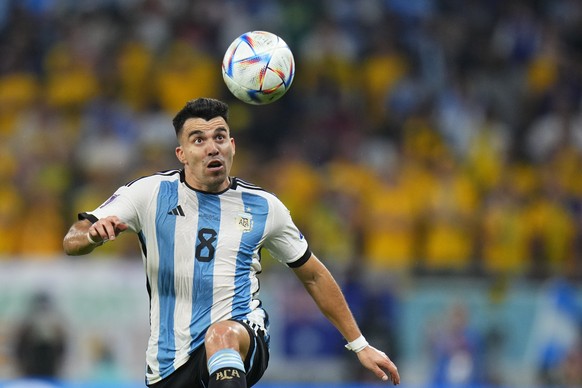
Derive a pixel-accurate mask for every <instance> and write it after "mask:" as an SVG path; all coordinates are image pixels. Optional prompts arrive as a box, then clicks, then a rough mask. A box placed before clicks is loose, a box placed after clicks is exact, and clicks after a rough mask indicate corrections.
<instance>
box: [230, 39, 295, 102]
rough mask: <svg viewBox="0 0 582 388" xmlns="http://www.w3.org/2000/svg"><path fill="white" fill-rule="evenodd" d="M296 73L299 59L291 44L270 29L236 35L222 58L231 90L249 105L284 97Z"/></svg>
mask: <svg viewBox="0 0 582 388" xmlns="http://www.w3.org/2000/svg"><path fill="white" fill-rule="evenodd" d="M294 76H295V61H294V59H293V53H292V52H291V50H290V49H289V46H287V43H285V42H284V41H283V39H281V38H280V37H278V36H277V35H275V34H272V33H270V32H266V31H251V32H247V33H244V34H242V35H241V36H239V37H238V38H236V39H235V40H234V41H233V42H232V43H231V45H230V46H229V47H228V49H227V50H226V53H225V54H224V59H223V61H222V77H223V78H224V82H225V83H226V86H227V87H228V90H230V91H231V93H232V94H234V96H235V97H237V98H238V99H239V100H241V101H244V102H246V103H248V104H253V105H263V104H269V103H271V102H273V101H276V100H278V99H279V98H281V97H282V96H283V95H284V94H285V93H286V92H287V90H288V89H289V87H290V86H291V82H293V77H294Z"/></svg>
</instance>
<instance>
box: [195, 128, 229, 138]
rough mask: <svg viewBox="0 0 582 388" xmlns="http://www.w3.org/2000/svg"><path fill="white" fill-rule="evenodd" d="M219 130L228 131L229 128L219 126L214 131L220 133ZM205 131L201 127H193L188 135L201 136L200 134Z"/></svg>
mask: <svg viewBox="0 0 582 388" xmlns="http://www.w3.org/2000/svg"><path fill="white" fill-rule="evenodd" d="M219 132H226V133H228V129H227V128H226V127H218V128H215V129H214V131H213V133H219ZM203 134H204V131H202V130H201V129H193V130H191V131H190V132H188V137H191V136H199V135H203Z"/></svg>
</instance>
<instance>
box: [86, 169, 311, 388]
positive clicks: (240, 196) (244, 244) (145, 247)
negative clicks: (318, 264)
mask: <svg viewBox="0 0 582 388" xmlns="http://www.w3.org/2000/svg"><path fill="white" fill-rule="evenodd" d="M110 215H115V216H117V217H119V218H120V219H121V220H122V221H124V222H125V223H127V224H128V226H129V230H131V231H133V232H135V233H137V234H138V236H139V240H140V242H141V245H142V256H143V260H144V266H145V271H146V276H147V285H148V292H149V296H150V339H149V343H148V348H147V354H146V361H147V372H146V380H147V382H148V384H151V383H155V382H157V381H159V380H161V379H163V378H164V377H166V376H168V375H169V374H171V373H172V372H173V371H174V370H175V369H177V368H178V367H179V366H181V365H183V364H184V363H185V362H186V361H187V360H188V357H189V354H190V353H192V352H193V351H194V350H195V349H196V348H197V347H198V346H200V345H201V344H202V343H203V341H204V335H205V333H206V329H207V328H208V326H209V325H210V324H211V323H214V322H217V321H222V320H226V319H237V320H247V321H250V322H251V323H254V324H256V325H258V326H259V327H261V328H264V329H265V330H266V329H268V327H267V326H268V319H267V314H266V312H265V311H264V310H263V309H262V307H261V302H260V300H259V299H257V296H258V292H259V282H258V280H257V277H256V275H257V273H259V272H260V271H261V264H260V256H259V253H260V252H259V251H260V249H261V247H265V248H266V249H267V250H269V252H270V253H271V254H272V255H273V257H275V258H277V260H279V261H280V262H282V263H284V264H287V265H289V266H291V267H296V266H300V265H301V264H303V263H304V262H305V261H306V260H307V259H308V258H309V256H310V251H309V249H308V245H307V242H306V240H305V238H304V237H303V236H302V235H301V233H300V232H299V230H298V229H297V227H296V226H295V224H294V223H293V221H292V219H291V216H290V214H289V211H288V210H287V208H286V207H285V206H284V205H283V204H282V203H281V201H280V200H279V199H277V198H276V197H275V196H274V195H273V194H270V193H268V192H266V191H264V190H262V189H260V188H258V187H256V186H254V185H251V184H248V183H246V182H244V181H242V180H240V179H237V178H231V185H230V187H229V188H228V189H227V190H226V191H224V192H221V193H205V192H200V191H196V190H194V189H192V188H190V187H189V186H188V185H187V184H186V183H185V180H184V173H183V171H182V170H171V171H166V172H161V173H158V174H155V175H151V176H147V177H143V178H140V179H138V180H135V181H133V182H130V183H128V184H127V185H125V186H123V187H121V188H119V189H118V190H117V191H116V192H115V193H114V194H113V196H111V198H109V199H108V200H107V201H106V202H105V203H103V204H102V205H101V206H100V207H99V208H97V209H96V210H94V211H92V212H89V213H82V214H80V215H79V217H80V218H81V219H82V218H87V219H89V220H91V221H93V222H94V221H96V220H97V219H99V218H103V217H106V216H110Z"/></svg>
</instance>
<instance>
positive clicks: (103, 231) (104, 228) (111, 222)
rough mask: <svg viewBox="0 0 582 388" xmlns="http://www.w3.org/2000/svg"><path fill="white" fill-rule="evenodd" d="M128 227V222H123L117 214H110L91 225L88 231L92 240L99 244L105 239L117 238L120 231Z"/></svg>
mask: <svg viewBox="0 0 582 388" xmlns="http://www.w3.org/2000/svg"><path fill="white" fill-rule="evenodd" d="M126 229H127V224H125V223H123V222H122V221H121V220H120V219H119V218H118V217H116V216H109V217H105V218H101V219H99V220H98V221H97V222H95V223H94V224H93V225H91V226H90V227H89V230H88V231H87V233H88V234H89V236H90V237H91V240H92V241H94V242H95V243H97V244H100V243H102V242H105V241H109V240H115V237H117V236H118V235H119V233H121V232H123V231H124V230H126Z"/></svg>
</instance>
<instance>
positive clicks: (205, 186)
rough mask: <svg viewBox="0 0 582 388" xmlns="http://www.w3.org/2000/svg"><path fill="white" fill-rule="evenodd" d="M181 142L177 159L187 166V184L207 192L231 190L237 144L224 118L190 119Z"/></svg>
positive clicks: (185, 167)
mask: <svg viewBox="0 0 582 388" xmlns="http://www.w3.org/2000/svg"><path fill="white" fill-rule="evenodd" d="M178 141H179V143H180V145H179V146H178V147H176V156H177V157H178V160H179V161H180V162H181V163H182V164H183V165H184V172H185V175H186V183H188V184H189V185H190V186H191V187H192V188H194V189H197V190H202V191H207V192H220V191H223V190H226V189H227V188H228V186H229V184H230V183H229V180H228V176H229V174H230V169H231V167H232V160H233V157H234V153H235V145H234V139H233V138H231V137H230V130H229V128H228V124H227V123H226V122H225V121H224V119H223V118H222V117H220V116H219V117H215V118H213V119H211V120H209V121H206V120H204V119H202V118H198V117H197V118H190V119H188V120H186V122H185V123H184V127H183V128H182V132H181V133H180V137H179V139H178Z"/></svg>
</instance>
